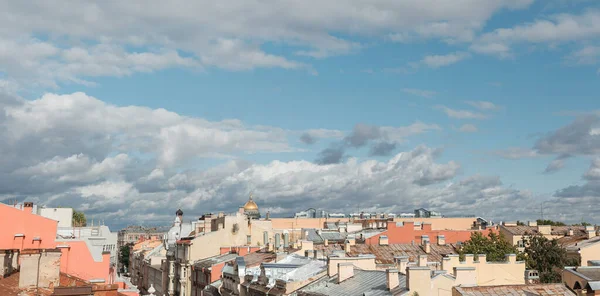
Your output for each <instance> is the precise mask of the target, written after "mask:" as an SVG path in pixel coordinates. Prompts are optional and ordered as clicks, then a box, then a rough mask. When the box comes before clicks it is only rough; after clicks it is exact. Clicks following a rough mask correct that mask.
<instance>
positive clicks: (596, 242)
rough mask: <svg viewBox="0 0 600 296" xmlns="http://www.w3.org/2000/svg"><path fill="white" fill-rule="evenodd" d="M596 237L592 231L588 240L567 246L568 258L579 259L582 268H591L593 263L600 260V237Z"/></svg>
mask: <svg viewBox="0 0 600 296" xmlns="http://www.w3.org/2000/svg"><path fill="white" fill-rule="evenodd" d="M596 235H597V233H596V232H594V231H590V232H588V235H587V237H588V239H586V240H582V241H579V242H576V243H574V244H571V245H569V246H567V247H566V249H567V256H569V258H574V259H577V260H578V262H579V265H580V266H591V263H590V262H591V261H594V260H600V236H596Z"/></svg>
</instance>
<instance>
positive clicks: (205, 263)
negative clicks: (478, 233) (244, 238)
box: [194, 253, 239, 268]
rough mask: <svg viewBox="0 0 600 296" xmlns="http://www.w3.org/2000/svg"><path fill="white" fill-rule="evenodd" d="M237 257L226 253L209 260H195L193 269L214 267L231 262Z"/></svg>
mask: <svg viewBox="0 0 600 296" xmlns="http://www.w3.org/2000/svg"><path fill="white" fill-rule="evenodd" d="M238 256H239V255H238V254H235V253H228V254H224V255H219V256H214V257H210V258H206V259H202V260H197V261H196V262H194V267H195V268H209V267H212V266H213V265H216V264H219V263H223V262H229V261H233V260H235V258H237V257H238Z"/></svg>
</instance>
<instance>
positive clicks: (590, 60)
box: [569, 45, 600, 65]
mask: <svg viewBox="0 0 600 296" xmlns="http://www.w3.org/2000/svg"><path fill="white" fill-rule="evenodd" d="M599 58H600V46H593V45H586V46H584V47H583V48H582V49H580V50H578V51H575V52H573V54H572V55H571V56H570V57H569V59H571V60H573V61H575V62H576V63H578V64H584V65H595V64H597V63H598V59H599Z"/></svg>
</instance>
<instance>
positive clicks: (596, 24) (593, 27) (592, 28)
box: [471, 10, 600, 57]
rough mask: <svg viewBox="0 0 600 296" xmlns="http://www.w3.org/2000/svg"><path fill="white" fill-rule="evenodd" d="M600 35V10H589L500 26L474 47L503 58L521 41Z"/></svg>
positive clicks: (557, 40) (559, 40)
mask: <svg viewBox="0 0 600 296" xmlns="http://www.w3.org/2000/svg"><path fill="white" fill-rule="evenodd" d="M598 37H600V11H598V10H587V11H585V12H583V13H582V14H579V15H575V14H567V13H563V14H556V15H552V16H550V17H549V18H547V19H538V20H535V21H533V22H529V23H525V24H521V25H517V26H515V27H512V28H499V29H495V30H494V31H492V32H489V33H486V34H483V35H482V36H480V37H479V38H478V39H477V40H476V41H475V43H474V44H473V46H472V47H471V49H472V50H474V51H475V52H479V53H487V54H493V55H497V56H500V57H508V56H511V55H512V48H511V47H512V46H513V45H515V44H519V43H534V44H547V45H555V44H561V43H566V42H572V41H586V40H591V39H595V38H598Z"/></svg>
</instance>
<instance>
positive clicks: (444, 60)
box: [421, 52, 470, 68]
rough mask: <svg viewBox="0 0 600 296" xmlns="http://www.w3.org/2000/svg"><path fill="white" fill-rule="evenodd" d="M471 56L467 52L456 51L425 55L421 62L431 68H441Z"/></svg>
mask: <svg viewBox="0 0 600 296" xmlns="http://www.w3.org/2000/svg"><path fill="white" fill-rule="evenodd" d="M469 56H470V55H469V54H468V53H465V52H455V53H450V54H446V55H430V56H425V57H424V58H423V59H422V60H421V63H422V64H424V65H426V66H427V67H429V68H440V67H446V66H449V65H452V64H455V63H458V62H460V61H461V60H464V59H466V58H468V57H469Z"/></svg>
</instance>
